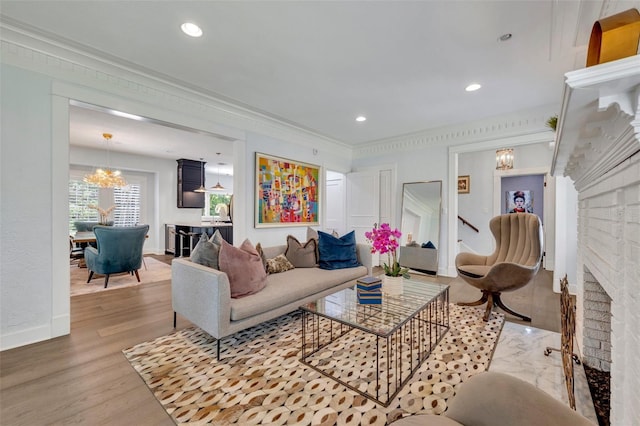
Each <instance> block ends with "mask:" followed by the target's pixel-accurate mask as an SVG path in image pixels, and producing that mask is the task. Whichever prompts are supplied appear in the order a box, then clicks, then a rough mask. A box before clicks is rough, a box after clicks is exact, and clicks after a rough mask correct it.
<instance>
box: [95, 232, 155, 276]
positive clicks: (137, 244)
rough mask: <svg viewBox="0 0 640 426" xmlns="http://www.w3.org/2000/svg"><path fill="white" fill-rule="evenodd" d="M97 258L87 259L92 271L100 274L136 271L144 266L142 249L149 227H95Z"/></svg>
mask: <svg viewBox="0 0 640 426" xmlns="http://www.w3.org/2000/svg"><path fill="white" fill-rule="evenodd" d="M93 232H94V233H95V234H96V241H97V243H98V250H97V256H96V257H95V258H91V257H90V256H85V257H86V258H87V266H88V267H89V269H90V270H92V271H94V272H96V273H99V274H111V273H117V272H126V271H134V270H137V269H140V266H141V265H142V247H143V245H144V240H145V238H146V235H147V233H148V232H149V225H140V226H126V227H117V226H95V227H94V228H93Z"/></svg>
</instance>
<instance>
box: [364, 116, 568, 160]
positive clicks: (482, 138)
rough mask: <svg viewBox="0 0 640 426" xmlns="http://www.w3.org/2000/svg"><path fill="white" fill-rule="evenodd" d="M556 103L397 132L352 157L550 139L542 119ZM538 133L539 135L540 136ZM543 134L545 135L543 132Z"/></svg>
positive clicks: (548, 130) (544, 118)
mask: <svg viewBox="0 0 640 426" xmlns="http://www.w3.org/2000/svg"><path fill="white" fill-rule="evenodd" d="M558 109H559V106H558V105H545V106H542V107H537V108H534V109H530V110H526V111H520V112H517V113H514V114H509V115H502V116H495V117H490V118H487V119H484V120H478V121H473V122H469V123H461V124H457V125H450V126H446V127H440V128H436V129H430V130H426V131H423V132H418V133H412V134H409V135H403V136H397V137H393V138H389V139H383V140H379V141H375V142H372V143H370V144H367V145H359V146H357V147H356V148H355V150H354V158H365V157H372V156H378V155H385V154H389V153H392V152H398V151H414V150H419V149H426V148H430V147H435V146H447V147H452V146H457V145H468V144H476V143H483V142H488V143H491V141H496V140H500V139H514V138H518V137H522V136H526V135H534V137H533V139H532V142H530V143H535V142H534V141H533V140H535V141H538V139H539V141H552V140H553V136H550V134H551V133H550V129H549V128H548V127H547V125H546V122H547V120H548V119H549V117H550V116H552V115H554V114H557V111H558ZM541 135H542V136H541ZM545 135H546V136H545Z"/></svg>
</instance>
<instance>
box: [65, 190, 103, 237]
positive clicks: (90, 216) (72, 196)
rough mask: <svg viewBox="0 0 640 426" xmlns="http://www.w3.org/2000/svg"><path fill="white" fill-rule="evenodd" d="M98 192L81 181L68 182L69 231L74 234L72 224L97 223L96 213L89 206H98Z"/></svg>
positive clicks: (74, 228)
mask: <svg viewBox="0 0 640 426" xmlns="http://www.w3.org/2000/svg"><path fill="white" fill-rule="evenodd" d="M98 197H99V190H98V187H97V186H93V185H89V184H87V183H85V182H83V181H82V180H70V181H69V229H71V231H72V232H75V230H76V227H75V225H74V222H76V221H87V222H94V221H98V211H97V210H95V209H92V208H89V207H88V206H89V205H98Z"/></svg>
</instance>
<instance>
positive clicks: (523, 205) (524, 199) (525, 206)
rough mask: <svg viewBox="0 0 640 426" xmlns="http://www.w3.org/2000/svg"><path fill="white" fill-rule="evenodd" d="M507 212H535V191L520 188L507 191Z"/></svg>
mask: <svg viewBox="0 0 640 426" xmlns="http://www.w3.org/2000/svg"><path fill="white" fill-rule="evenodd" d="M505 197H506V202H505V206H506V210H507V211H506V213H533V191H530V190H528V189H519V190H516V191H506V192H505Z"/></svg>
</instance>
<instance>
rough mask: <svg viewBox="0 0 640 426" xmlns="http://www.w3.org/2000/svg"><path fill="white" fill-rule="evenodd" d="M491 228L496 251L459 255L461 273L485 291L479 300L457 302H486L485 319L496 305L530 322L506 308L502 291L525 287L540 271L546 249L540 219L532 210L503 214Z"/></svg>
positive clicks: (475, 303)
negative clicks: (501, 296) (486, 253)
mask: <svg viewBox="0 0 640 426" xmlns="http://www.w3.org/2000/svg"><path fill="white" fill-rule="evenodd" d="M489 228H490V229H491V233H492V234H493V237H494V238H495V240H496V249H495V251H494V252H493V254H490V255H489V256H481V255H477V254H473V253H460V254H458V256H456V269H457V270H458V276H459V277H460V278H462V279H463V280H464V281H465V282H467V283H468V284H471V285H472V286H474V287H477V288H478V289H480V291H482V297H481V298H480V299H479V300H477V301H475V302H470V303H458V305H461V306H478V305H482V304H483V303H485V302H486V303H487V309H486V311H485V314H484V317H483V319H484V320H485V321H487V320H488V319H489V315H491V309H492V308H493V305H494V304H495V305H498V306H499V307H500V308H502V309H503V310H504V311H506V312H508V313H510V314H511V315H514V316H516V317H519V318H521V319H522V320H524V321H531V318H529V317H527V316H525V315H522V314H519V313H517V312H515V311H513V310H511V309H510V308H509V307H507V306H506V305H505V304H504V302H503V301H502V300H501V299H500V294H501V293H502V292H503V291H513V290H517V289H519V288H521V287H524V286H525V285H527V284H528V283H529V282H530V281H531V280H532V279H533V277H534V276H535V275H536V273H537V272H538V268H539V267H540V261H541V260H542V250H543V241H542V238H543V234H542V223H541V222H540V218H539V217H538V216H536V215H534V214H531V213H510V214H503V215H501V216H496V217H494V218H493V219H491V222H489Z"/></svg>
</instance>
